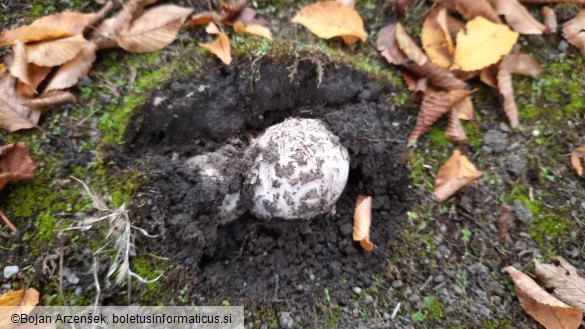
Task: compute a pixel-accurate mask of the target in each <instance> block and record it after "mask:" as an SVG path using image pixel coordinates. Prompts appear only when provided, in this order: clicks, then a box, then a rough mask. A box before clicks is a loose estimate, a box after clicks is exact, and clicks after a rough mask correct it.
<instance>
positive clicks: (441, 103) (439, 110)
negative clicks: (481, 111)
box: [407, 90, 471, 146]
mask: <svg viewBox="0 0 585 329" xmlns="http://www.w3.org/2000/svg"><path fill="white" fill-rule="evenodd" d="M470 93H471V92H470V91H468V90H451V91H448V92H446V91H439V92H428V93H427V94H425V96H424V99H423V102H422V104H421V106H420V110H419V112H418V117H417V118H416V125H415V126H414V129H413V130H412V133H411V134H410V136H409V137H408V143H407V145H408V146H412V145H413V144H414V143H415V142H416V141H417V139H418V138H419V137H420V136H422V135H423V134H424V133H425V132H427V131H428V130H429V129H431V126H432V125H433V124H434V123H435V122H436V121H437V120H438V119H439V118H440V117H441V116H443V114H445V113H447V112H449V111H450V110H451V107H452V106H453V105H455V104H456V103H457V102H459V101H461V100H462V99H464V98H465V97H467V96H468V95H469V94H470Z"/></svg>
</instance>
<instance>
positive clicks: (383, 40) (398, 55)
mask: <svg viewBox="0 0 585 329" xmlns="http://www.w3.org/2000/svg"><path fill="white" fill-rule="evenodd" d="M396 26H397V24H391V25H388V26H385V27H384V28H382V29H381V30H380V32H378V41H377V47H378V51H380V53H381V54H382V56H384V58H386V60H387V61H388V63H390V64H394V65H401V64H404V63H405V62H406V60H407V59H408V58H406V55H405V54H404V52H403V51H402V50H401V49H400V47H398V42H397V41H396Z"/></svg>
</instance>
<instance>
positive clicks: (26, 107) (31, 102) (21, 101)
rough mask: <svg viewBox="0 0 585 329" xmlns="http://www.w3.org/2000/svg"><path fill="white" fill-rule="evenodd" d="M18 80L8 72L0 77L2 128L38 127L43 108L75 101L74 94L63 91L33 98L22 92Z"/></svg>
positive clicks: (11, 130) (0, 118) (10, 129)
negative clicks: (18, 87)
mask: <svg viewBox="0 0 585 329" xmlns="http://www.w3.org/2000/svg"><path fill="white" fill-rule="evenodd" d="M17 82H18V81H17V80H16V78H14V77H13V76H11V75H8V74H5V75H4V76H2V77H0V128H2V129H6V130H8V131H10V132H13V131H16V130H20V129H28V128H34V127H37V123H38V122H39V118H40V116H41V110H42V109H43V108H47V107H51V106H54V105H58V104H65V103H72V102H74V101H75V96H73V94H71V93H68V92H61V91H56V92H49V93H46V94H43V95H40V96H38V97H34V98H33V97H30V96H28V95H24V94H22V93H20V92H19V91H18V89H17Z"/></svg>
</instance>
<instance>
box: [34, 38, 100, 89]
mask: <svg viewBox="0 0 585 329" xmlns="http://www.w3.org/2000/svg"><path fill="white" fill-rule="evenodd" d="M96 51H97V44H96V43H94V42H88V43H87V45H86V46H85V47H84V48H83V49H82V50H81V51H80V52H79V54H77V56H75V58H73V59H72V60H70V61H69V62H67V63H65V64H63V66H61V67H59V69H58V70H57V72H56V73H55V75H53V78H52V79H51V81H50V82H49V84H48V85H47V87H46V88H45V92H47V91H50V90H58V89H65V88H69V87H71V86H73V85H75V84H76V83H77V81H79V79H81V78H82V77H83V76H85V75H86V74H88V73H89V71H90V70H91V67H92V65H93V62H95V59H96Z"/></svg>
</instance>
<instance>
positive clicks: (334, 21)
mask: <svg viewBox="0 0 585 329" xmlns="http://www.w3.org/2000/svg"><path fill="white" fill-rule="evenodd" d="M292 22H293V23H298V24H301V25H303V26H304V27H306V28H307V29H309V31H311V32H313V33H314V34H316V35H317V36H319V37H320V38H323V39H330V38H333V37H344V41H345V42H346V43H348V42H349V43H351V41H355V40H357V39H359V40H362V41H363V42H365V41H366V39H367V37H368V34H367V33H366V30H365V29H364V22H363V20H362V18H361V16H360V14H359V13H358V12H357V11H356V10H355V9H354V8H353V7H350V6H345V5H342V4H340V3H338V2H336V1H323V2H317V3H314V4H311V5H308V6H306V7H303V8H301V10H300V11H299V12H298V13H297V14H296V15H295V17H294V18H293V19H292Z"/></svg>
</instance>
